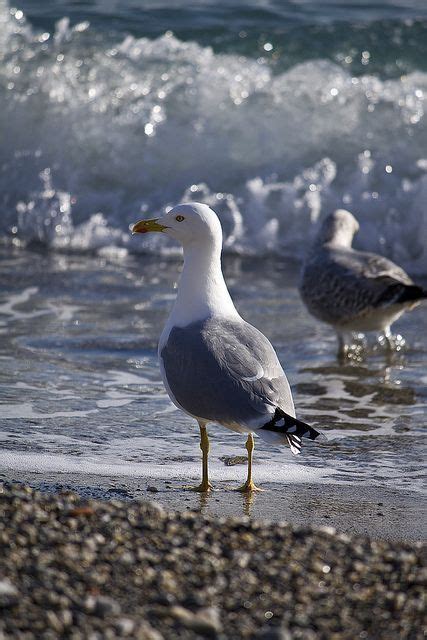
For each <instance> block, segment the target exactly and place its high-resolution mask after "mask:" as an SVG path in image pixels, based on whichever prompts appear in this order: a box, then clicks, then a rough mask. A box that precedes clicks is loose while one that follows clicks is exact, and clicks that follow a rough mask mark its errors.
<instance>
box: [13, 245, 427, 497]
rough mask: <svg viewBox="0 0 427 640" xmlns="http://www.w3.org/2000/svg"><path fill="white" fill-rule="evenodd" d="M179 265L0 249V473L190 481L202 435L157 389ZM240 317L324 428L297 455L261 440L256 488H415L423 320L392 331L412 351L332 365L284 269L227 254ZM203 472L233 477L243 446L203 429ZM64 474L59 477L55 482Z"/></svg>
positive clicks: (423, 397)
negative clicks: (272, 350) (206, 454)
mask: <svg viewBox="0 0 427 640" xmlns="http://www.w3.org/2000/svg"><path fill="white" fill-rule="evenodd" d="M179 270H180V261H175V260H171V259H169V260H165V259H162V258H158V257H157V258H155V257H147V256H136V257H129V256H123V255H121V254H120V253H117V252H116V253H113V252H110V254H109V255H108V256H106V255H104V256H103V257H100V256H96V257H94V256H88V255H86V256H81V255H55V254H46V253H40V252H30V251H13V250H10V251H6V252H3V254H2V256H1V258H0V274H1V279H0V282H1V289H0V295H1V298H0V354H1V355H0V359H1V372H0V379H1V386H0V394H1V396H0V397H1V407H0V441H1V451H0V467H1V468H2V469H3V470H6V469H12V470H15V471H16V472H17V473H16V477H19V472H22V473H23V472H27V471H40V472H42V473H43V472H45V473H48V472H58V471H59V472H64V473H72V472H81V473H86V474H95V475H96V474H99V475H100V476H101V475H103V476H111V478H112V479H113V480H114V478H116V479H120V478H124V477H143V478H163V479H164V478H166V479H173V480H178V479H179V480H180V481H182V480H189V479H191V478H197V477H198V475H199V472H200V462H199V458H200V451H199V447H198V429H197V425H196V424H195V423H193V421H192V420H191V419H190V418H188V417H186V416H185V415H184V414H182V413H181V412H179V411H178V410H176V409H175V408H174V406H173V405H172V404H171V403H170V401H169V400H168V398H167V396H166V393H165V390H164V388H163V385H162V383H161V380H160V375H159V368H158V364H157V355H156V348H157V347H156V345H157V339H158V336H159V334H160V331H161V328H162V326H163V323H164V322H165V319H166V317H167V314H168V312H169V309H170V307H171V304H172V301H173V297H174V289H173V287H174V283H175V282H176V279H177V276H178V273H179ZM225 273H226V277H227V281H228V283H229V286H230V290H231V293H232V295H233V297H234V299H235V302H236V305H237V307H238V309H239V311H240V312H241V314H242V315H243V317H244V318H245V319H247V320H248V321H250V322H252V323H253V324H255V325H256V326H257V327H259V328H260V329H261V330H262V331H263V332H264V333H265V334H266V335H267V336H268V337H269V338H270V339H271V341H272V342H273V344H274V345H275V347H276V349H277V352H278V354H279V358H280V360H281V362H282V364H283V365H284V368H285V370H286V372H287V374H288V377H289V380H290V382H291V386H292V388H293V392H294V397H295V403H296V407H297V415H298V416H299V417H300V418H302V419H304V420H306V421H309V422H310V423H311V424H313V426H315V427H317V428H319V429H321V430H322V431H323V432H324V433H325V434H326V435H327V437H328V441H327V443H326V444H324V445H317V444H315V443H310V444H308V445H307V446H305V447H304V449H303V455H301V456H299V457H298V458H293V457H292V455H291V453H290V451H289V450H288V449H271V448H269V447H268V446H267V445H266V444H264V443H262V442H261V441H258V440H257V448H256V464H255V469H254V473H255V476H256V479H257V481H258V482H259V483H262V482H269V483H270V482H277V483H285V482H289V481H293V482H296V483H298V482H311V483H341V484H346V485H351V486H354V487H355V488H356V489H357V488H358V489H359V490H361V491H363V487H364V486H367V485H371V486H377V487H386V488H392V489H394V490H401V491H403V492H405V491H417V492H421V491H422V477H423V465H422V430H423V427H424V424H425V415H426V405H427V392H426V389H427V384H426V383H427V376H426V370H427V366H426V365H427V347H426V343H425V335H426V330H427V318H426V314H425V311H423V310H422V309H416V310H415V311H413V312H412V313H408V314H406V315H405V316H404V317H403V318H402V319H401V320H400V321H399V322H398V323H397V325H396V326H395V328H396V329H397V330H398V331H399V332H400V333H402V334H403V335H404V336H405V338H406V340H407V345H408V346H407V348H406V350H404V352H402V353H400V354H395V355H394V356H393V357H392V358H390V357H389V356H387V354H386V353H384V352H383V351H381V350H380V349H379V350H378V349H377V350H376V351H375V350H374V351H372V352H371V353H370V355H369V356H368V357H367V358H366V359H365V360H364V361H363V360H362V361H350V362H348V363H347V364H346V365H345V366H343V365H340V364H339V363H338V362H337V360H336V358H335V349H336V344H335V338H334V336H333V334H332V332H331V331H330V329H329V328H328V327H326V326H323V325H321V324H318V323H317V322H315V321H314V320H312V319H311V318H310V317H309V316H308V315H307V313H306V312H305V310H304V308H303V306H302V303H301V301H300V299H299V296H298V293H297V290H296V287H295V284H296V280H297V269H296V268H295V266H293V265H291V264H289V263H286V262H284V261H278V260H270V261H265V260H257V259H248V258H246V259H237V258H236V259H226V261H225ZM210 433H211V436H212V439H211V473H212V476H213V478H214V479H215V480H232V481H233V482H234V481H235V480H241V479H242V478H243V476H244V474H245V469H244V467H242V466H241V465H237V466H226V465H225V464H224V462H223V460H221V458H223V457H224V456H233V455H242V454H244V453H245V450H244V448H243V445H244V438H243V437H241V436H239V435H237V434H235V433H232V432H229V431H227V430H226V429H224V428H220V427H216V426H211V427H210ZM65 477H66V476H64V478H65Z"/></svg>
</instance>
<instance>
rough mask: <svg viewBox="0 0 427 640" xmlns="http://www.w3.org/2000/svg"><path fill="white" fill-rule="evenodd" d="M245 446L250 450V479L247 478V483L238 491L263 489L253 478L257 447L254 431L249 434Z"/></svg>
mask: <svg viewBox="0 0 427 640" xmlns="http://www.w3.org/2000/svg"><path fill="white" fill-rule="evenodd" d="M245 446H246V449H247V451H248V479H247V480H246V482H245V484H243V485H242V486H241V487H239V489H238V491H242V492H244V493H246V492H248V493H249V492H250V491H262V489H258V487H257V486H256V485H255V483H254V482H253V480H252V452H253V450H254V449H255V443H254V437H253V435H252V433H250V434H249V435H248V439H247V440H246V445H245Z"/></svg>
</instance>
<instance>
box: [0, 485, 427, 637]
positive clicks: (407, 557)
mask: <svg viewBox="0 0 427 640" xmlns="http://www.w3.org/2000/svg"><path fill="white" fill-rule="evenodd" d="M424 548H425V547H424V546H423V544H422V543H414V544H404V543H390V542H385V541H378V540H377V541H373V540H370V539H369V538H367V537H362V536H350V535H348V534H340V533H337V532H336V531H335V530H334V529H332V528H318V529H313V528H302V527H295V526H290V525H289V524H287V523H271V522H267V521H250V520H249V519H245V518H227V519H226V518H214V517H204V516H202V515H200V514H198V513H195V512H190V511H187V512H183V513H176V512H167V511H165V510H164V509H163V508H162V507H161V506H160V505H158V504H156V503H151V502H121V501H118V500H111V501H101V500H84V499H82V498H80V497H78V496H77V495H75V494H73V493H69V492H67V493H60V494H56V495H51V494H44V493H40V492H38V491H35V490H33V489H30V488H29V487H23V486H20V485H5V486H3V487H2V488H0V549H1V551H0V640H9V638H19V639H21V638H22V639H23V640H24V639H25V640H32V639H35V638H37V639H49V640H50V639H52V640H56V639H57V638H70V639H72V640H83V639H84V640H86V639H87V640H104V639H106V640H108V639H109V638H126V637H127V638H132V639H135V640H162V639H164V640H168V639H173V640H175V639H176V638H177V639H178V638H184V639H195V638H213V639H218V640H221V639H227V638H230V639H234V640H237V639H240V638H242V639H244V638H253V639H262V640H299V639H303V640H323V639H324V640H341V639H348V640H356V639H359V638H360V639H367V640H381V639H384V640H394V639H396V640H405V639H410V640H417V639H418V638H422V637H423V629H424V623H425V619H424V610H425V602H424V601H423V593H424V592H425V577H426V573H425V564H424V562H423V558H424V556H423V551H424Z"/></svg>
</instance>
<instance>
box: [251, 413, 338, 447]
mask: <svg viewBox="0 0 427 640" xmlns="http://www.w3.org/2000/svg"><path fill="white" fill-rule="evenodd" d="M261 429H265V430H266V431H274V432H276V433H281V434H283V435H286V437H287V438H288V440H289V437H290V438H291V439H293V438H294V437H297V438H308V439H309V440H320V441H322V440H327V438H326V436H325V435H324V434H323V433H320V431H317V430H316V429H314V427H311V426H310V425H309V424H307V423H306V422H302V420H298V419H297V418H294V417H293V416H290V415H289V414H288V413H286V412H285V411H283V410H282V409H280V408H279V407H277V408H276V410H275V412H274V416H273V417H272V418H271V420H270V421H269V422H267V423H266V424H265V425H263V426H262V427H261Z"/></svg>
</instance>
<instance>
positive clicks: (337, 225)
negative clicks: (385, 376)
mask: <svg viewBox="0 0 427 640" xmlns="http://www.w3.org/2000/svg"><path fill="white" fill-rule="evenodd" d="M358 230H359V223H358V222H357V220H356V218H355V217H354V216H353V215H352V214H351V213H350V212H349V211H345V210H344V209H338V210H337V211H335V213H333V214H332V215H330V216H328V217H327V218H326V219H325V220H324V222H323V224H322V226H321V228H320V230H319V232H318V234H317V236H316V238H315V240H314V243H313V245H312V247H311V249H310V251H309V253H308V255H307V258H306V260H305V263H304V267H303V272H302V278H301V284H300V293H301V297H302V299H303V301H304V303H305V305H306V307H307V309H308V310H309V312H310V313H311V314H312V315H313V316H315V317H316V318H318V319H319V320H322V321H323V322H327V323H329V324H330V325H332V326H333V327H334V328H335V330H336V332H337V334H338V342H339V354H340V355H345V353H346V352H347V350H348V345H349V338H350V334H351V333H352V332H356V331H361V332H365V331H378V332H381V333H382V334H383V336H384V339H385V340H386V342H387V344H388V346H389V347H390V348H392V347H393V346H394V338H393V336H392V333H391V325H392V324H393V322H395V321H396V320H397V319H398V318H400V316H401V315H402V314H403V313H404V312H405V311H406V310H407V309H412V308H413V307H415V306H416V305H417V304H418V303H419V302H420V300H422V299H423V298H426V297H427V291H425V290H424V289H423V288H422V287H419V286H418V285H416V284H415V283H414V282H413V280H411V278H410V277H409V276H408V274H407V273H405V271H404V270H403V269H401V267H399V266H397V265H396V264H394V262H391V260H388V259H387V258H384V257H383V256H379V255H377V254H375V253H367V252H365V251H356V250H355V249H353V248H352V246H351V244H352V241H353V236H354V234H355V233H356V232H357V231H358Z"/></svg>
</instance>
